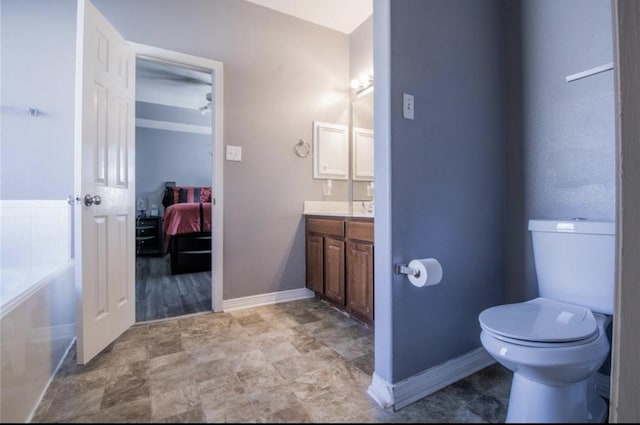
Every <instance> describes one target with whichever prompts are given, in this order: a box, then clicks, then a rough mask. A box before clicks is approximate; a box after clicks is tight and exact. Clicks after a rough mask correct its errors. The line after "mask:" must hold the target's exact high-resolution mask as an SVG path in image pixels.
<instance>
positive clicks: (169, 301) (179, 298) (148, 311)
mask: <svg viewBox="0 0 640 425" xmlns="http://www.w3.org/2000/svg"><path fill="white" fill-rule="evenodd" d="M203 311H211V271H210V270H209V271H204V272H199V273H184V274H177V275H173V276H172V275H171V273H170V257H169V255H166V256H163V257H152V256H140V257H136V322H146V321H149V320H157V319H165V318H168V317H177V316H183V315H185V314H192V313H199V312H203Z"/></svg>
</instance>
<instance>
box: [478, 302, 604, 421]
mask: <svg viewBox="0 0 640 425" xmlns="http://www.w3.org/2000/svg"><path fill="white" fill-rule="evenodd" d="M540 305H543V306H544V307H545V308H546V309H545V308H543V309H538V307H539V306H540ZM532 306H533V307H536V309H534V311H536V312H537V316H536V315H531V316H530V317H527V314H526V312H527V310H529V311H531V310H532V309H531V307H532ZM522 310H524V312H525V313H524V314H523V311H522ZM576 310H577V311H576ZM579 312H581V307H579V306H575V305H571V304H567V303H561V302H557V301H555V300H547V299H544V298H536V299H535V300H532V301H527V302H525V303H519V304H509V305H505V306H499V307H493V308H491V309H488V310H485V311H484V312H483V313H482V314H481V315H480V324H481V327H482V332H481V333H480V340H481V341H482V345H483V346H484V348H485V349H486V350H487V352H488V353H489V354H491V355H492V356H493V357H494V358H495V359H496V360H497V361H498V362H499V363H501V364H502V365H503V366H505V367H506V368H508V369H510V370H511V371H513V372H514V379H513V382H512V385H511V393H510V397H509V409H508V413H507V418H506V421H507V422H529V423H531V422H602V421H603V420H604V417H605V415H606V403H605V402H604V400H602V398H600V397H599V396H598V395H597V394H596V392H595V386H594V381H593V378H594V376H595V373H596V372H597V371H598V369H599V368H600V366H602V363H603V362H604V361H605V359H606V358H607V355H608V353H609V341H608V339H607V335H606V332H605V329H606V325H607V324H608V323H609V321H610V318H609V317H608V316H606V315H601V314H595V315H592V316H590V317H588V319H593V320H580V321H579V322H576V323H571V322H569V323H571V324H562V325H558V326H557V327H555V328H554V327H552V326H548V323H547V322H548V321H549V320H553V317H555V318H556V319H557V318H558V317H565V318H566V317H567V316H568V315H574V316H573V317H574V318H575V317H576V315H577V314H578V313H579ZM583 312H584V313H585V315H586V314H591V312H590V311H589V310H588V309H584V310H583ZM563 313H564V316H563ZM540 316H544V317H540ZM497 320H502V323H500V322H498V321H497ZM564 320H566V319H564ZM536 325H538V326H537V327H536ZM572 325H573V326H572ZM591 326H593V328H591ZM514 328H516V330H520V333H519V334H518V335H515V334H516V332H514ZM517 328H519V329H517ZM545 330H547V331H548V332H545ZM507 331H510V333H511V336H506V335H505V333H507ZM572 331H573V332H574V333H573V334H572V333H571V332H572ZM515 336H517V337H515Z"/></svg>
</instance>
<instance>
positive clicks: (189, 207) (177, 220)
mask: <svg viewBox="0 0 640 425" xmlns="http://www.w3.org/2000/svg"><path fill="white" fill-rule="evenodd" d="M200 206H202V209H201V208H200ZM162 228H163V230H164V235H165V238H164V239H165V246H167V245H168V243H169V239H170V236H172V235H180V234H183V233H195V232H210V231H211V202H203V203H195V202H189V203H180V204H173V205H169V207H167V209H165V210H164V222H163V224H162Z"/></svg>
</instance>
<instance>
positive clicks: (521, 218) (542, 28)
mask: <svg viewBox="0 0 640 425" xmlns="http://www.w3.org/2000/svg"><path fill="white" fill-rule="evenodd" d="M506 5H507V20H506V22H507V27H506V31H507V34H506V40H507V41H508V44H507V51H508V56H507V57H508V61H509V62H508V66H509V72H508V74H507V76H508V86H509V92H508V93H509V96H508V100H507V102H508V108H507V114H508V115H507V122H508V125H507V128H506V129H507V169H508V179H507V182H508V185H509V188H508V192H507V203H508V214H507V217H508V222H507V224H508V229H507V235H508V236H507V240H506V250H505V251H506V253H507V268H506V298H507V300H508V301H511V302H517V301H522V300H524V299H529V298H533V297H535V296H537V287H536V279H535V271H534V266H533V252H532V248H531V238H530V235H529V232H528V230H527V222H528V220H529V219H530V218H542V219H551V218H571V217H586V218H589V219H605V220H614V209H615V172H614V166H615V161H614V147H615V142H614V141H615V129H614V95H613V72H611V71H608V72H606V73H601V74H598V75H596V76H592V77H589V78H585V79H581V80H578V81H574V82H571V83H568V82H566V80H565V77H566V76H567V75H571V74H575V73H577V72H580V71H583V70H586V69H589V68H593V67H595V66H599V65H603V64H606V63H608V62H611V61H612V60H613V47H612V39H611V5H610V1H609V0H563V1H556V0H524V1H519V2H513V1H508V2H506Z"/></svg>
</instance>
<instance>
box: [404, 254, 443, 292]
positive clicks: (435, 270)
mask: <svg viewBox="0 0 640 425" xmlns="http://www.w3.org/2000/svg"><path fill="white" fill-rule="evenodd" d="M408 267H410V268H412V269H414V270H417V271H418V274H417V275H416V276H412V275H409V282H411V283H412V284H413V286H417V287H418V288H422V287H423V286H430V285H437V284H438V283H440V281H441V280H442V266H441V265H440V263H439V262H438V260H436V259H435V258H420V259H417V260H411V261H410V262H409V264H408Z"/></svg>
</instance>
